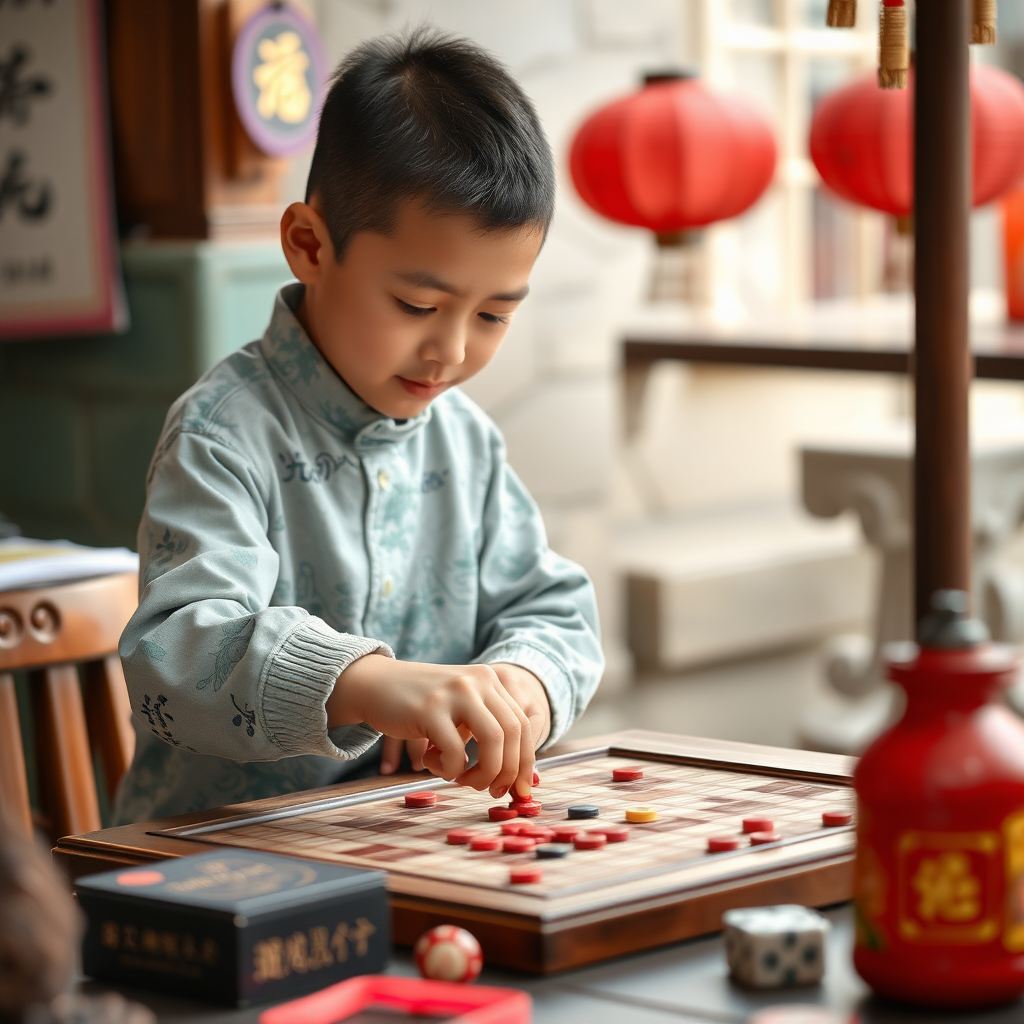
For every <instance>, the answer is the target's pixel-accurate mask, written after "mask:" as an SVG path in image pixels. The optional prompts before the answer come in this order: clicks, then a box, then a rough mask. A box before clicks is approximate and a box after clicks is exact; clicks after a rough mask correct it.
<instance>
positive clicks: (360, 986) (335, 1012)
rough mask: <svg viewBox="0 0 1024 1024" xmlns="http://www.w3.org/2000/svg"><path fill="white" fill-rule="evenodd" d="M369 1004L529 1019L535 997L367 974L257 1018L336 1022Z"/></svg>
mask: <svg viewBox="0 0 1024 1024" xmlns="http://www.w3.org/2000/svg"><path fill="white" fill-rule="evenodd" d="M371 1006H388V1007H390V1008H392V1009H395V1010H402V1011H404V1012H405V1013H413V1014H419V1015H422V1016H425V1017H445V1016H450V1015H451V1014H457V1016H455V1017H451V1018H450V1019H451V1021H452V1022H453V1024H454V1022H455V1021H457V1022H458V1024H530V1022H531V1021H532V1020H533V1001H532V1000H531V999H530V997H529V996H528V995H527V994H526V993H525V992H517V991H516V990H515V989H511V988H488V987H486V986H482V985H472V986H470V985H458V984H455V983H454V982H450V981H428V980H426V979H424V978H395V977H389V976H388V975H385V974H364V975H362V976H360V977H358V978H349V979H348V981H343V982H340V983H339V984H337V985H332V986H331V987H330V988H325V989H323V991H321V992H314V993H313V995H311V996H304V997H303V998H302V999H294V1000H292V1002H290V1003H283V1004H282V1005H281V1006H275V1007H274V1008H273V1009H272V1010H266V1011H264V1012H263V1013H261V1014H260V1016H259V1024H336V1022H338V1021H343V1020H347V1019H348V1018H349V1017H351V1016H353V1015H354V1014H356V1013H359V1012H360V1011H362V1010H366V1009H368V1008H369V1007H371Z"/></svg>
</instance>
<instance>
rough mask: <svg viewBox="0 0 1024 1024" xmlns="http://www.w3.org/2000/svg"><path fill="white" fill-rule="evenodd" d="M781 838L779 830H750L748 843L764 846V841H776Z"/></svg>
mask: <svg viewBox="0 0 1024 1024" xmlns="http://www.w3.org/2000/svg"><path fill="white" fill-rule="evenodd" d="M781 838H782V833H781V832H773V831H767V832H751V833H750V845H751V846H764V845H765V843H777V842H778V841H779V840H780V839H781Z"/></svg>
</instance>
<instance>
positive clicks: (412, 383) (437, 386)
mask: <svg viewBox="0 0 1024 1024" xmlns="http://www.w3.org/2000/svg"><path fill="white" fill-rule="evenodd" d="M398 380H399V382H400V383H401V385H402V387H403V388H405V390H406V391H408V392H409V394H410V395H412V396H413V397H415V398H433V397H434V396H435V395H439V394H440V393H441V392H442V391H443V390H444V389H445V388H446V387H448V381H446V380H437V381H430V380H428V381H421V380H409V378H408V377H399V378H398Z"/></svg>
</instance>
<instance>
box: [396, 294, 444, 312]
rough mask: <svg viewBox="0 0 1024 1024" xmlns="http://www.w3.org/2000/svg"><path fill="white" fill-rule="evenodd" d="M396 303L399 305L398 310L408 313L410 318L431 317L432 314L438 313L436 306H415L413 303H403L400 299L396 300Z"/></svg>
mask: <svg viewBox="0 0 1024 1024" xmlns="http://www.w3.org/2000/svg"><path fill="white" fill-rule="evenodd" d="M395 302H397V303H398V308H399V309H400V310H401V311H402V312H403V313H408V314H409V316H429V315H430V314H431V313H436V312H437V307H436V306H414V305H413V304H412V303H411V302H403V301H402V300H401V299H398V298H396V299H395Z"/></svg>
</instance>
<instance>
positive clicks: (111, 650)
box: [0, 573, 138, 841]
mask: <svg viewBox="0 0 1024 1024" xmlns="http://www.w3.org/2000/svg"><path fill="white" fill-rule="evenodd" d="M137 604H138V577H137V575H136V574H135V573H121V574H118V575H115V576H102V577H99V578H96V579H90V580H81V581H79V582H75V583H66V584H61V585H56V586H49V587H39V588H35V589H32V590H15V591H6V592H0V807H2V808H3V809H4V810H5V811H6V816H7V819H8V820H9V821H13V822H14V823H15V827H22V828H24V829H25V830H26V831H27V832H29V833H30V832H31V830H32V812H31V808H30V806H29V793H28V776H27V773H26V768H25V755H24V747H23V744H22V738H21V728H20V725H19V721H18V707H17V701H16V698H15V691H14V676H13V673H14V672H17V671H22V670H25V671H27V672H28V677H29V688H30V693H31V698H32V721H33V731H34V736H35V747H36V766H37V774H38V780H39V797H40V804H41V805H42V809H43V811H44V815H45V817H46V819H47V825H48V830H49V833H50V835H51V837H52V839H53V840H54V841H56V840H57V839H58V838H60V837H61V836H64V835H77V834H80V833H82V832H93V831H95V830H96V829H98V828H100V827H101V822H100V810H99V799H98V791H97V785H96V776H95V773H94V771H93V751H94V750H95V751H96V752H97V753H98V754H99V757H100V761H101V763H102V765H103V776H104V781H105V783H106V789H107V793H108V795H109V796H110V797H111V799H112V798H113V795H114V792H115V791H116V789H117V785H118V783H119V782H120V780H121V776H122V775H124V772H125V770H126V769H127V767H128V765H129V763H130V762H131V759H132V754H133V753H134V749H135V734H134V732H133V731H132V726H131V706H130V705H129V702H128V691H127V689H126V687H125V682H124V674H123V672H122V670H121V660H120V658H118V656H117V642H118V639H119V637H120V635H121V631H122V630H123V629H124V627H125V624H126V623H127V622H128V619H129V618H130V617H131V615H132V612H133V611H134V610H135V608H136V606H137ZM79 665H81V667H82V683H83V684H84V686H83V685H80V682H79V674H78V666H79ZM83 690H84V698H85V699H84V700H83Z"/></svg>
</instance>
